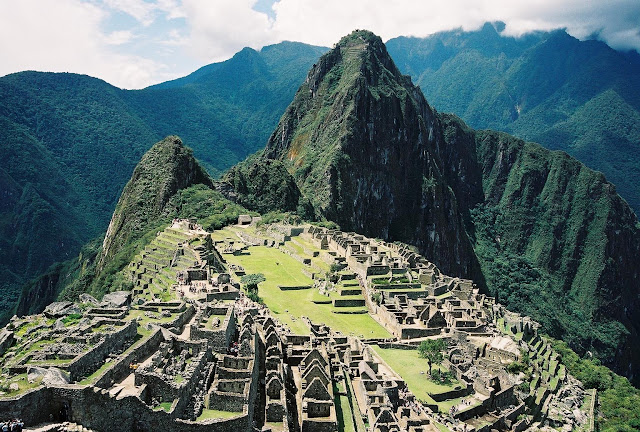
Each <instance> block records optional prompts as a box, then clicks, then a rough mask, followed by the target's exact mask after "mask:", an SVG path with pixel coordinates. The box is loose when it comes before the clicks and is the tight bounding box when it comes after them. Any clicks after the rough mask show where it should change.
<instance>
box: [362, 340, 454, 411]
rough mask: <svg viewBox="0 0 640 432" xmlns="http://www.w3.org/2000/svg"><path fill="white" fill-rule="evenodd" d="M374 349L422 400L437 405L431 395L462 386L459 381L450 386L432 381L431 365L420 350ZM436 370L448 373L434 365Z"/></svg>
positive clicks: (376, 347) (445, 404)
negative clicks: (430, 374) (421, 355)
mask: <svg viewBox="0 0 640 432" xmlns="http://www.w3.org/2000/svg"><path fill="white" fill-rule="evenodd" d="M373 349H374V350H375V351H376V353H378V355H380V357H382V359H383V360H384V361H385V362H386V363H387V364H388V365H389V366H391V368H392V369H393V370H394V371H395V372H397V373H398V374H399V375H400V376H401V377H402V379H404V380H405V382H406V383H407V386H408V387H409V390H411V392H412V393H413V394H414V395H415V396H416V397H417V398H418V399H420V400H423V401H427V402H429V403H436V402H435V401H434V400H433V399H432V398H431V396H429V393H433V394H437V393H444V392H446V391H450V390H453V389H454V388H455V387H456V386H459V385H461V384H460V382H458V381H457V380H454V381H453V382H452V383H451V384H450V385H442V384H437V383H435V382H433V381H431V380H430V379H429V378H428V377H429V365H428V364H427V361H426V360H425V359H422V358H420V357H419V356H418V350H402V349H396V348H380V347H379V346H376V345H373ZM436 369H440V370H441V371H443V372H445V371H447V369H446V368H444V367H442V366H436V365H433V368H432V370H436ZM420 372H423V373H420ZM447 405H448V404H447V401H445V402H440V403H438V406H439V407H440V406H442V407H446V406H447ZM449 408H450V406H449Z"/></svg>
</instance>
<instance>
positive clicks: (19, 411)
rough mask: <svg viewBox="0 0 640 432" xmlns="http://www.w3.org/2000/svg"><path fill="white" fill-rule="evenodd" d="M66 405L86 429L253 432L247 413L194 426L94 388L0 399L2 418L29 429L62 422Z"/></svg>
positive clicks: (60, 389)
mask: <svg viewBox="0 0 640 432" xmlns="http://www.w3.org/2000/svg"><path fill="white" fill-rule="evenodd" d="M65 404H66V405H67V406H68V407H69V409H68V412H69V418H68V420H72V421H74V422H76V423H79V424H82V425H83V426H84V427H86V428H90V429H94V430H98V431H109V430H114V428H115V430H118V431H119V432H134V431H135V432H152V431H174V430H178V431H180V432H228V431H234V432H235V431H237V432H250V431H251V430H252V428H251V424H250V421H249V416H248V414H247V413H246V412H244V413H239V415H238V416H237V417H234V418H230V419H212V420H207V421H204V422H193V421H189V420H182V419H178V418H176V414H175V413H167V412H165V411H163V410H158V411H154V410H152V409H151V408H150V407H149V406H147V405H146V404H145V403H144V402H142V401H141V400H140V399H138V398H137V397H135V396H126V397H123V398H112V397H110V396H109V393H108V392H107V391H106V390H101V389H97V388H94V387H82V386H73V385H70V386H64V387H42V388H40V389H38V390H34V391H31V392H28V393H25V394H23V395H22V396H20V397H18V398H10V399H0V418H14V417H19V418H22V419H23V420H24V422H25V424H26V425H27V426H31V425H35V424H39V423H45V422H48V421H49V416H50V415H52V416H53V418H54V420H56V421H63V420H67V419H63V418H60V412H61V410H62V408H63V407H64V406H65Z"/></svg>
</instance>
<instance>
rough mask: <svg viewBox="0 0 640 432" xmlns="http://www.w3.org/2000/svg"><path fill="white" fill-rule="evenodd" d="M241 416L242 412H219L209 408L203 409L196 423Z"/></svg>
mask: <svg viewBox="0 0 640 432" xmlns="http://www.w3.org/2000/svg"><path fill="white" fill-rule="evenodd" d="M241 414H242V413H240V412H231V411H219V410H212V409H208V408H203V409H202V414H200V415H199V416H198V418H197V419H196V421H204V420H209V419H226V418H233V417H237V416H239V415H241Z"/></svg>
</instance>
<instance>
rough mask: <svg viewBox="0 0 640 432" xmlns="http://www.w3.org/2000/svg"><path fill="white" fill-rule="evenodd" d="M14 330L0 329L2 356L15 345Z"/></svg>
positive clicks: (0, 352)
mask: <svg viewBox="0 0 640 432" xmlns="http://www.w3.org/2000/svg"><path fill="white" fill-rule="evenodd" d="M13 340H14V337H13V332H12V331H9V330H7V329H6V328H5V329H4V330H1V331H0V356H3V355H4V353H5V352H6V351H7V350H8V349H9V348H10V347H11V345H13Z"/></svg>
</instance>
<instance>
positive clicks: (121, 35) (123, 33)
mask: <svg viewBox="0 0 640 432" xmlns="http://www.w3.org/2000/svg"><path fill="white" fill-rule="evenodd" d="M134 38H135V35H134V34H133V32H131V31H129V30H118V31H114V32H111V33H109V34H108V35H106V36H105V43H106V44H107V45H123V44H126V43H128V42H131V40H133V39H134Z"/></svg>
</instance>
